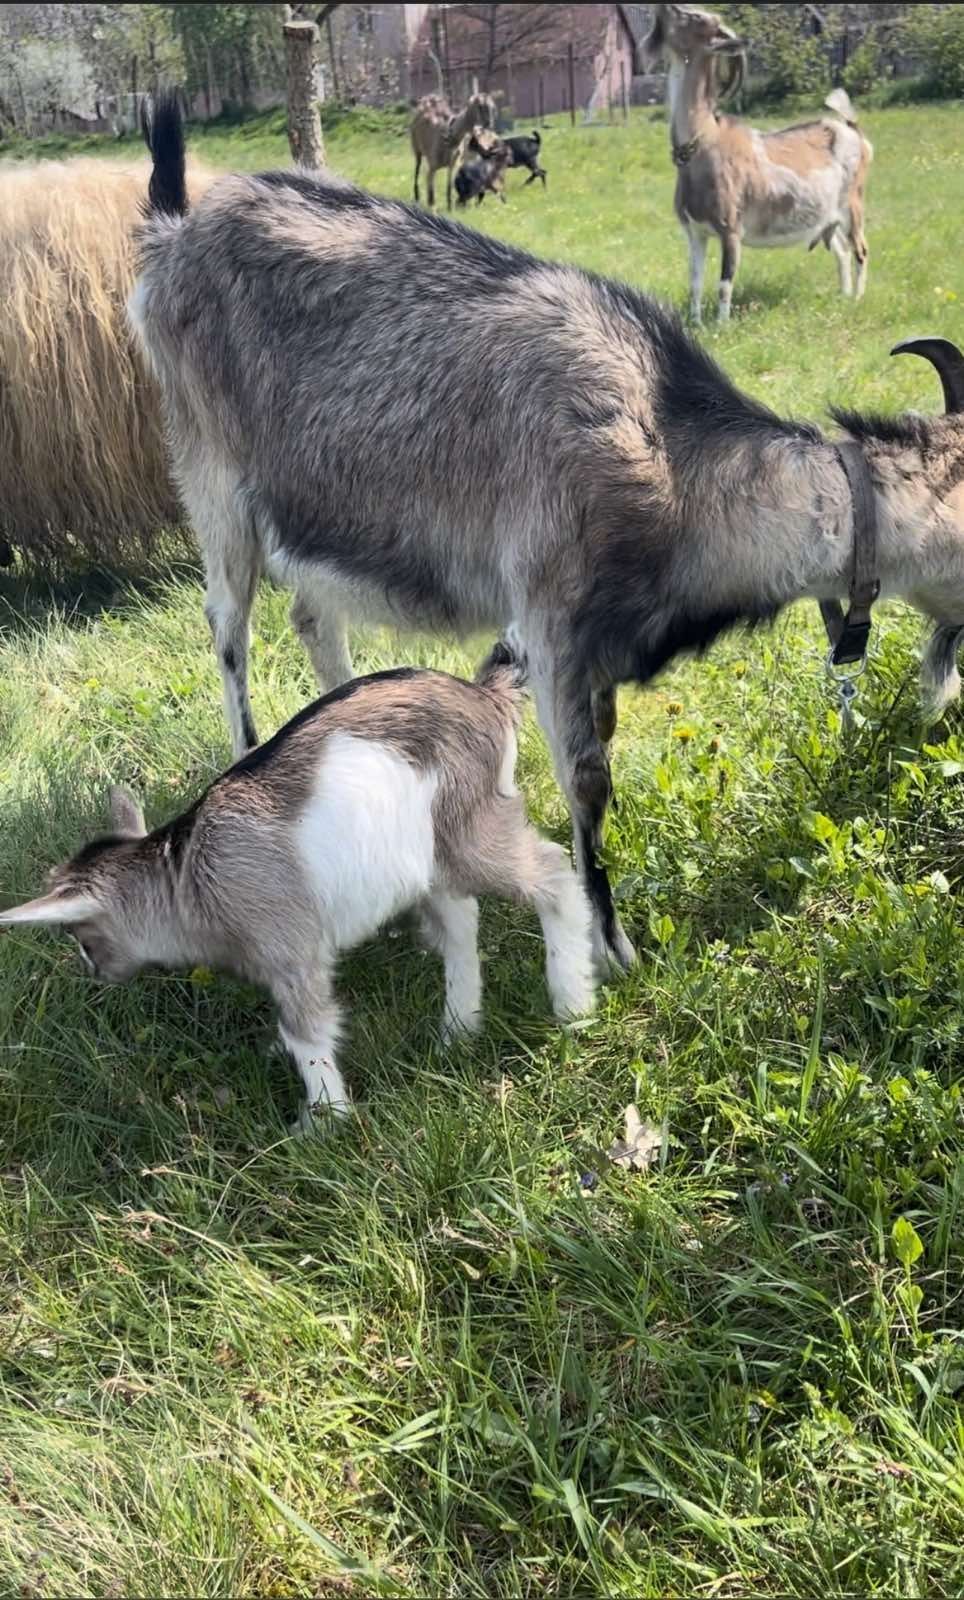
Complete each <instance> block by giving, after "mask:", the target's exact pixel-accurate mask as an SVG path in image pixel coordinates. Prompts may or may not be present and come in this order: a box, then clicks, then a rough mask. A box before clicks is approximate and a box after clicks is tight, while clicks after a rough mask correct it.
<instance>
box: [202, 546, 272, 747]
mask: <svg viewBox="0 0 964 1600" xmlns="http://www.w3.org/2000/svg"><path fill="white" fill-rule="evenodd" d="M205 564H206V567H207V594H206V598H205V604H204V611H205V615H206V617H207V619H208V623H209V625H210V628H211V637H212V638H213V640H214V648H215V650H216V652H217V657H218V666H219V667H220V669H221V683H222V686H223V689H224V711H225V716H226V717H227V721H228V727H229V729H230V731H231V748H232V750H233V752H234V756H235V759H236V760H237V759H239V758H240V757H241V756H243V755H244V754H245V752H246V751H247V750H253V749H254V746H255V745H256V744H257V742H258V735H257V731H256V729H255V726H254V716H253V714H252V711H251V701H250V699H249V696H248V629H249V621H250V617H251V607H252V605H253V603H254V596H255V590H256V589H257V586H258V577H259V572H260V568H259V565H258V561H257V557H256V555H255V552H254V550H253V549H252V547H251V546H250V545H249V544H248V543H247V542H245V541H240V540H239V541H238V543H237V544H236V545H235V546H234V547H232V548H230V550H229V553H225V552H222V550H221V549H220V548H219V547H215V548H214V549H211V550H208V551H206V552H205Z"/></svg>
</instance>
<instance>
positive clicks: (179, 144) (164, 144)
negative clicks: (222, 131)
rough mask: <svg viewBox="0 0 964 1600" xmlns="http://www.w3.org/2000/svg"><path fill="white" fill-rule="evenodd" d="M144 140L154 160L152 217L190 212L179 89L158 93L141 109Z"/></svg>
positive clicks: (148, 206)
mask: <svg viewBox="0 0 964 1600" xmlns="http://www.w3.org/2000/svg"><path fill="white" fill-rule="evenodd" d="M141 130H142V132H143V134H144V142H145V144H146V145H147V148H148V150H149V151H150V152H151V157H152V159H153V162H154V168H153V171H152V172H151V181H150V183H149V184H148V186H147V204H146V206H145V207H144V210H145V212H146V214H147V216H149V217H156V216H164V217H184V216H186V215H187V182H186V180H185V176H184V118H183V116H182V114H181V102H180V99H179V97H178V94H177V92H176V90H173V89H171V90H167V91H165V92H164V93H163V94H159V95H158V97H157V99H156V100H154V101H153V102H152V103H151V105H150V108H149V109H148V107H147V105H146V104H145V106H144V108H143V110H142V112H141Z"/></svg>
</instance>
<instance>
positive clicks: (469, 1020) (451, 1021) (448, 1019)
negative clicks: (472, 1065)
mask: <svg viewBox="0 0 964 1600" xmlns="http://www.w3.org/2000/svg"><path fill="white" fill-rule="evenodd" d="M481 1028H482V1013H481V1011H469V1012H467V1013H466V1014H465V1015H464V1016H458V1017H455V1016H452V1014H451V1013H448V1014H447V1015H446V1016H445V1017H444V1018H443V1019H442V1026H441V1028H440V1029H439V1036H440V1038H441V1040H442V1043H443V1045H445V1046H446V1047H448V1046H449V1045H454V1044H460V1043H464V1042H465V1040H466V1039H471V1038H473V1037H474V1035H475V1034H477V1033H479V1032H480V1031H481Z"/></svg>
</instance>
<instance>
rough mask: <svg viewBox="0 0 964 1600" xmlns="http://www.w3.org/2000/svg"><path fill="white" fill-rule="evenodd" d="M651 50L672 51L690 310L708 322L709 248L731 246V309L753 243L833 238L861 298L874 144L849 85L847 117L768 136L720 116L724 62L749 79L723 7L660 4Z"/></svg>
mask: <svg viewBox="0 0 964 1600" xmlns="http://www.w3.org/2000/svg"><path fill="white" fill-rule="evenodd" d="M644 49H645V51H646V52H647V54H648V55H649V56H650V58H651V59H657V58H658V57H660V56H662V55H667V56H668V57H669V62H670V69H669V81H668V93H669V108H670V144H671V149H672V154H673V160H674V162H675V164H676V168H677V174H678V176H677V179H676V200H675V204H676V215H677V217H678V218H679V220H680V223H681V224H682V226H683V228H684V230H685V232H686V236H687V239H688V241H689V253H690V306H691V311H692V315H693V317H694V319H695V320H696V321H697V322H699V321H700V320H701V318H702V314H703V311H702V307H703V273H704V269H705V266H706V248H707V245H708V243H709V240H710V239H711V238H712V237H713V236H714V235H715V237H716V238H718V239H719V241H720V248H721V252H722V270H721V275H720V295H719V315H720V320H721V321H722V322H725V321H726V319H727V318H728V317H729V314H730V302H731V300H732V297H733V282H734V279H735V277H736V274H737V269H738V267H739V265H740V251H741V248H742V246H743V245H744V244H747V245H750V246H751V247H753V246H762V247H772V246H782V245H798V244H805V245H807V247H808V248H809V249H811V250H812V249H813V248H814V246H815V245H817V244H819V243H821V241H822V242H823V244H824V245H825V246H826V247H827V249H828V250H832V251H833V253H834V255H835V256H836V258H837V267H838V270H839V273H840V289H841V293H842V294H845V295H850V294H851V293H852V292H853V282H852V277H851V268H850V256H851V252H852V253H853V255H854V257H855V258H856V261H857V294H856V298H857V299H858V300H859V299H860V296H861V295H862V294H863V292H864V289H865V287H866V284H867V241H866V239H865V238H864V227H863V218H864V185H865V183H866V180H867V171H868V168H869V166H870V162H871V160H872V158H873V148H872V146H871V144H870V142H869V141H868V140H867V139H865V138H864V136H863V134H862V133H861V132H860V130H859V128H858V127H857V121H856V116H855V114H854V110H853V107H852V106H851V104H850V100H849V99H848V97H847V94H846V93H845V91H844V90H843V89H835V90H834V91H833V93H832V94H831V95H829V96H828V98H827V100H826V105H827V107H828V108H829V109H830V110H831V111H833V112H835V113H838V115H835V116H833V117H821V118H819V119H818V120H817V121H814V122H803V123H800V124H798V125H797V126H795V127H792V128H780V129H779V130H777V131H776V132H773V133H761V132H760V131H759V130H758V129H756V128H751V127H749V126H748V124H747V123H745V122H740V121H738V119H737V118H736V117H727V116H722V115H720V113H719V112H718V111H717V100H718V98H719V96H720V93H721V91H720V90H719V88H718V83H717V71H718V64H719V63H720V62H721V61H725V62H728V63H729V64H730V66H731V74H730V79H729V83H728V84H727V85H725V86H724V89H723V90H722V93H728V92H730V91H731V90H732V89H733V87H734V86H735V84H736V83H737V82H739V80H740V79H741V78H742V73H743V58H744V52H745V50H746V42H745V40H743V39H740V38H738V37H737V35H736V34H735V33H733V32H732V30H731V29H730V28H727V27H725V26H724V24H723V23H722V22H721V21H720V18H719V17H718V16H716V15H715V14H714V13H713V12H712V11H699V10H696V9H695V8H692V7H690V6H680V5H658V6H657V7H656V18H655V21H654V24H653V30H652V32H651V33H650V35H649V37H648V39H647V40H646V41H645V45H644Z"/></svg>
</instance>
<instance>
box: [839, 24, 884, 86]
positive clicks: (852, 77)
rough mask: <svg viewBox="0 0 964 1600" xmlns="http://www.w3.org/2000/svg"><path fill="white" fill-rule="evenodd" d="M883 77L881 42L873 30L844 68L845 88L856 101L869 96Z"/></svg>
mask: <svg viewBox="0 0 964 1600" xmlns="http://www.w3.org/2000/svg"><path fill="white" fill-rule="evenodd" d="M883 76H884V63H883V61H882V60H881V49H880V41H879V39H878V38H877V35H876V33H875V32H874V30H873V29H872V28H871V29H869V30H868V32H867V34H866V35H865V37H864V38H863V39H862V40H861V41H860V44H859V45H858V46H857V48H856V50H855V51H854V53H853V55H852V56H851V57H850V60H849V61H848V62H847V65H846V66H845V67H844V70H843V73H842V78H843V86H844V88H845V89H846V91H847V93H848V94H849V95H851V96H852V97H853V99H855V100H856V99H857V98H858V97H859V96H861V95H866V94H869V93H870V91H871V89H873V88H874V87H875V85H876V84H877V83H879V82H880V79H881V78H882V77H883Z"/></svg>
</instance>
